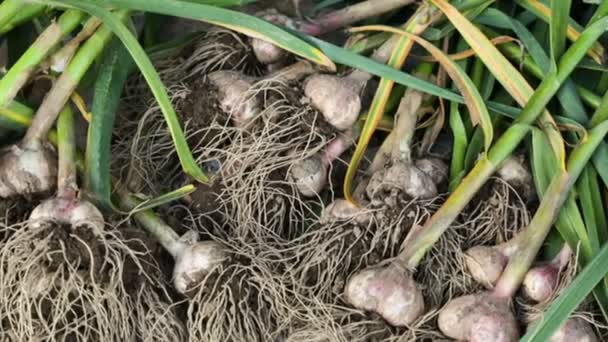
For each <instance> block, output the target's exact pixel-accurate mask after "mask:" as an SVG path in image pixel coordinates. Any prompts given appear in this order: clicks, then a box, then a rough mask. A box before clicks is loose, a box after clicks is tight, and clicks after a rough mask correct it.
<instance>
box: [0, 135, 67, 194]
mask: <svg viewBox="0 0 608 342" xmlns="http://www.w3.org/2000/svg"><path fill="white" fill-rule="evenodd" d="M56 184H57V158H56V156H55V155H54V153H53V151H52V150H51V149H50V148H49V147H47V146H46V145H45V144H44V143H42V142H39V143H31V144H28V145H21V144H19V145H11V146H9V147H6V148H4V149H2V151H0V198H9V197H14V196H18V195H25V196H27V195H34V194H40V193H44V192H49V191H51V190H53V188H54V187H55V186H56Z"/></svg>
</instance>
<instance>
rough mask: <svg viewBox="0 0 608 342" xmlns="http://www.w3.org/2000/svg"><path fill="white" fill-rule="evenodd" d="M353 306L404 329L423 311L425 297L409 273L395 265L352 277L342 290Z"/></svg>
mask: <svg viewBox="0 0 608 342" xmlns="http://www.w3.org/2000/svg"><path fill="white" fill-rule="evenodd" d="M344 292H345V296H346V300H347V301H348V302H349V303H350V304H351V305H352V306H354V307H356V308H358V309H361V310H366V311H373V312H376V313H377V314H379V315H380V316H382V318H384V319H385V320H386V321H387V322H388V323H389V324H391V325H393V326H406V325H408V324H410V323H412V322H413V321H415V320H416V319H417V318H418V317H419V316H420V315H421V314H422V313H423V312H424V298H423V297H422V292H421V291H420V290H419V289H418V287H417V286H416V282H415V281H414V279H412V275H411V273H410V272H409V271H408V270H406V269H405V268H403V267H401V266H400V265H398V264H396V263H391V264H389V265H387V266H377V267H372V268H367V269H364V270H362V271H360V272H358V273H356V274H354V275H352V276H351V277H350V278H349V280H348V282H347V284H346V288H345V290H344Z"/></svg>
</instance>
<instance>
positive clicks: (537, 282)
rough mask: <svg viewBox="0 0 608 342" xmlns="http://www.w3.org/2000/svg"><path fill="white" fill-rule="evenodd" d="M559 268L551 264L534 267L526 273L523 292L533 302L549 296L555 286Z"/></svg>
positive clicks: (541, 300)
mask: <svg viewBox="0 0 608 342" xmlns="http://www.w3.org/2000/svg"><path fill="white" fill-rule="evenodd" d="M558 275H559V269H557V268H556V267H555V266H553V265H550V264H549V265H542V266H538V267H534V268H532V269H531V270H529V271H528V273H526V277H525V278H524V282H523V284H522V286H523V289H522V290H523V292H524V294H525V295H526V297H528V298H530V299H532V300H534V301H535V302H539V303H540V302H544V301H546V300H547V299H549V298H551V296H552V295H553V292H554V291H555V289H556V287H557V281H558Z"/></svg>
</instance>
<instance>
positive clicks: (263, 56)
mask: <svg viewBox="0 0 608 342" xmlns="http://www.w3.org/2000/svg"><path fill="white" fill-rule="evenodd" d="M250 43H251V49H252V50H253V54H254V55H255V57H256V58H257V60H258V61H259V62H260V63H262V64H266V65H271V64H276V63H279V62H281V61H283V60H284V59H285V58H286V57H287V56H288V53H287V51H285V50H283V49H281V48H280V47H278V46H276V45H274V44H273V43H270V42H267V41H265V40H263V39H259V38H252V39H251V40H250Z"/></svg>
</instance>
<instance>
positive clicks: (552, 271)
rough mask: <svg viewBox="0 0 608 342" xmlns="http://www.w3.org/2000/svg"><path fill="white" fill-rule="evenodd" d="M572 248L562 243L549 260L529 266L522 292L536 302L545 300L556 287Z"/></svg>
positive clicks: (568, 260)
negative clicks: (553, 256) (560, 247)
mask: <svg viewBox="0 0 608 342" xmlns="http://www.w3.org/2000/svg"><path fill="white" fill-rule="evenodd" d="M571 256H572V250H571V249H570V247H569V246H568V244H564V246H563V247H562V249H561V250H560V252H559V253H558V254H557V255H556V256H555V258H553V260H551V262H549V263H546V264H542V265H538V266H535V267H533V268H531V269H530V270H529V271H528V272H527V273H526V276H525V277H524V281H523V284H522V285H523V289H522V290H523V292H524V295H526V296H527V297H528V298H530V299H532V300H534V301H536V302H539V303H540V302H545V301H547V300H549V299H551V296H552V295H553V293H554V292H555V291H556V290H557V288H558V282H559V274H560V272H561V271H562V270H563V269H565V268H566V266H567V265H568V263H569V262H570V258H571Z"/></svg>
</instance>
